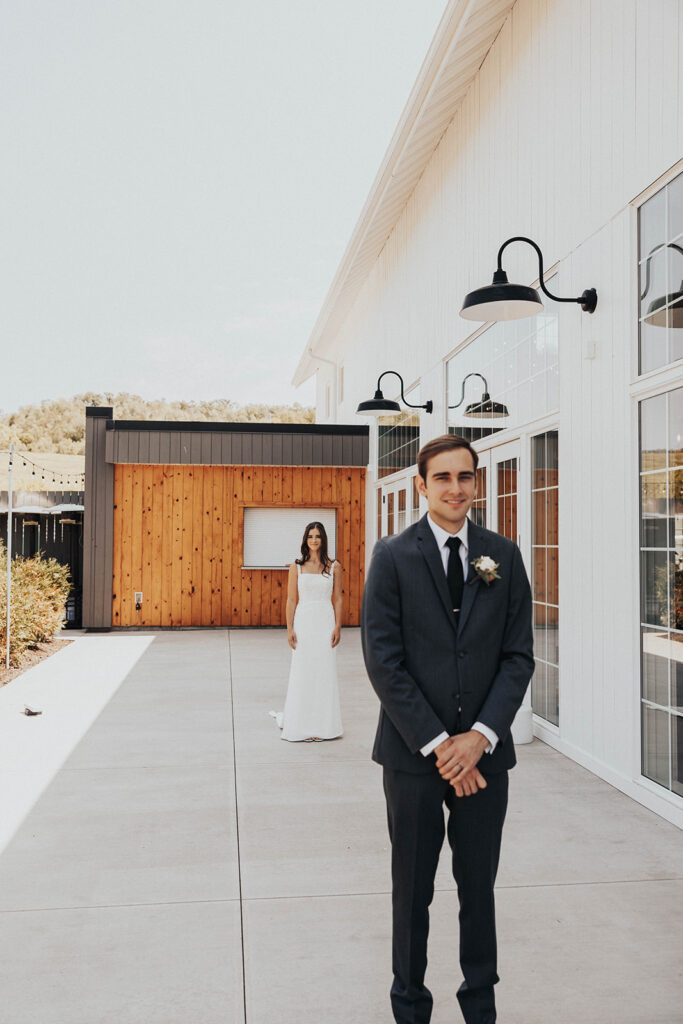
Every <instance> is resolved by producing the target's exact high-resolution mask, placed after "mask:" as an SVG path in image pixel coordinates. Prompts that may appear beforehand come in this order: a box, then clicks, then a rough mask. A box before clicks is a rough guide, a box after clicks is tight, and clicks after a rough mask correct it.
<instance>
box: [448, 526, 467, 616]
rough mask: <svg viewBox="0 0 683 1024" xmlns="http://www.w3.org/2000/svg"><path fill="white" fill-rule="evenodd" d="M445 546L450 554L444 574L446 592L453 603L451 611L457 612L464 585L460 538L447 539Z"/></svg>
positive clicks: (460, 603)
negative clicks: (447, 591) (446, 585)
mask: <svg viewBox="0 0 683 1024" xmlns="http://www.w3.org/2000/svg"><path fill="white" fill-rule="evenodd" d="M446 544H447V546H448V547H449V548H450V554H449V556H448V570H447V572H446V580H447V582H448V590H449V592H450V595H451V601H452V602H453V611H454V612H459V611H460V607H461V605H462V592H463V587H464V585H465V580H464V576H463V571H462V561H461V559H460V550H459V549H460V538H459V537H449V538H448V540H447V541H446Z"/></svg>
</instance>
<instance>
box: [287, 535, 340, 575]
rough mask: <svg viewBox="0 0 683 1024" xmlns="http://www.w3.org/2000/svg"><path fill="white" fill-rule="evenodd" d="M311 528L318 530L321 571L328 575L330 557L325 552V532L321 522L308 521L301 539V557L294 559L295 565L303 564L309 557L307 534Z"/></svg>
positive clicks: (330, 565)
mask: <svg viewBox="0 0 683 1024" xmlns="http://www.w3.org/2000/svg"><path fill="white" fill-rule="evenodd" d="M311 530H319V531H320V561H321V563H322V567H323V573H327V575H328V576H329V575H330V569H331V568H332V559H331V558H330V557H329V555H328V554H327V533H326V531H325V527H324V526H323V524H322V523H309V524H308V526H307V527H306V529H305V530H304V536H303V540H302V541H301V558H297V559H296V564H297V565H305V564H306V562H309V561H310V559H311V552H310V551H309V549H308V535H309V533H310V531H311Z"/></svg>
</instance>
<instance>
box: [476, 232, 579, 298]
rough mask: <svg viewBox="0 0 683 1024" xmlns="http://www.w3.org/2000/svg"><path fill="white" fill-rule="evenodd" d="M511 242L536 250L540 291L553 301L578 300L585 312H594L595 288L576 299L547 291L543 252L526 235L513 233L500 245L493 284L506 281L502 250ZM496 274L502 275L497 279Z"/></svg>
mask: <svg viewBox="0 0 683 1024" xmlns="http://www.w3.org/2000/svg"><path fill="white" fill-rule="evenodd" d="M512 242H526V243H527V244H528V245H530V246H531V247H532V249H535V250H536V254H537V255H538V280H539V286H540V288H541V291H542V292H544V293H545V294H546V295H547V296H548V298H549V299H552V300H553V302H578V303H580V304H581V309H582V310H583V311H584V312H585V313H594V312H595V307H596V306H597V304H598V293H597V292H596V290H595V288H586V290H585V291H584V292H583V294H582V295H579V297H578V298H576V299H564V298H562V297H561V296H560V295H553V293H552V292H549V291H548V289H547V288H546V286H545V281H544V280H543V253H542V252H541V250H540V248H539V247H538V246H537V245H536V243H535V242H534V240H533V239H532V238H527V237H526V235H515V236H514V237H513V238H508V239H507V241H505V242H503V244H502V245H501V247H500V249H499V250H498V269H497V270H496V272H495V274H494V275H493V283H494V284H498V283H501V284H506V283H507V274H506V273H505V271H504V270H503V263H502V258H503V250H504V249H505V248H506V246H508V245H510V244H511V243H512ZM498 275H502V276H501V277H500V278H498V280H497V277H498Z"/></svg>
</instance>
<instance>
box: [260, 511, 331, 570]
mask: <svg viewBox="0 0 683 1024" xmlns="http://www.w3.org/2000/svg"><path fill="white" fill-rule="evenodd" d="M314 520H317V521H318V522H320V523H322V524H323V526H324V527H325V532H326V533H327V553H328V555H329V556H330V558H336V552H337V510H336V509H335V508H245V510H244V568H245V569H284V568H285V567H286V566H287V565H290V564H291V563H292V562H293V561H294V560H295V559H296V558H300V557H301V539H302V537H303V535H304V530H305V529H306V526H307V524H308V523H312V522H313V521H314Z"/></svg>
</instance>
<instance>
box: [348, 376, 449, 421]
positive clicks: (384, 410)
mask: <svg viewBox="0 0 683 1024" xmlns="http://www.w3.org/2000/svg"><path fill="white" fill-rule="evenodd" d="M388 373H393V374H394V376H396V377H398V379H399V380H400V382H401V399H402V401H403V404H404V405H407V406H408V407H409V408H410V409H424V410H425V412H431V411H432V409H433V405H434V403H433V402H432V401H429V402H426V403H425V404H424V405H413V404H412V403H411V402H407V401H406V397H405V395H404V394H403V377H402V376H401V374H400V373H397V372H396V370H385V371H384V372H383V373H380V375H379V378H378V380H377V390H376V391H375V397H374V398H370V399H368V401H367V402H361V403H360V405H359V406H358V408H357V409H356V413H357V414H358V415H360V416H395V415H396V413H398V412H400V411H401V406H400V405H399V404H398V402H393V401H391V399H389V398H385V397H384V395H383V394H382V392H381V391H380V388H379V386H380V383H381V381H382V377H386V375H387V374H388Z"/></svg>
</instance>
